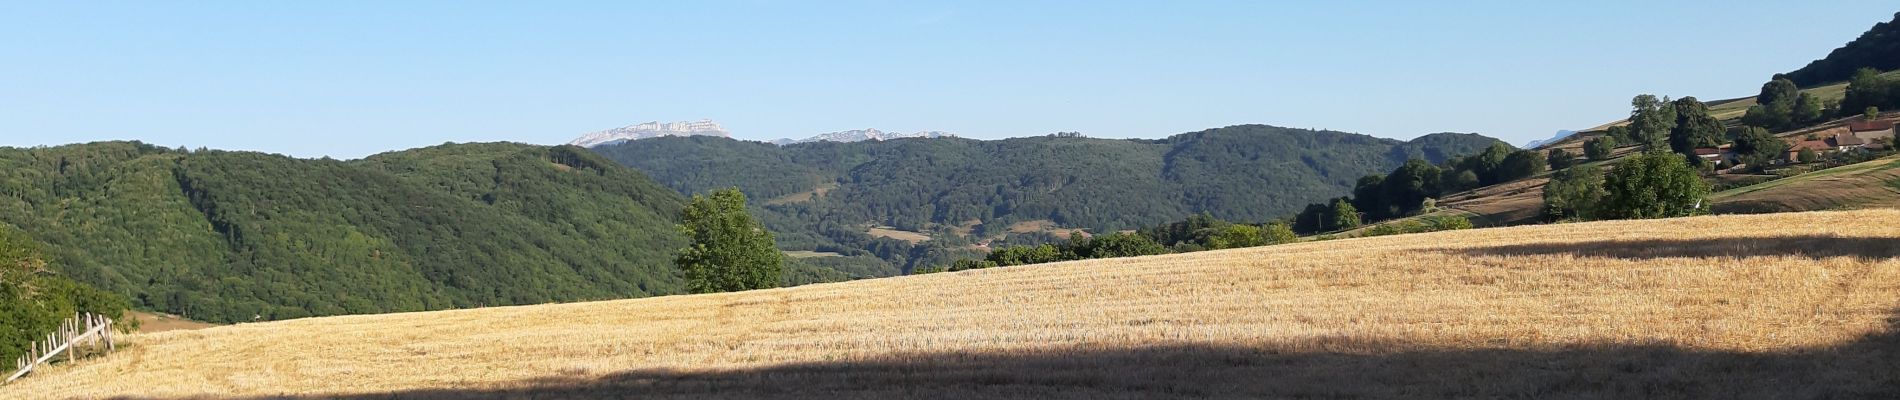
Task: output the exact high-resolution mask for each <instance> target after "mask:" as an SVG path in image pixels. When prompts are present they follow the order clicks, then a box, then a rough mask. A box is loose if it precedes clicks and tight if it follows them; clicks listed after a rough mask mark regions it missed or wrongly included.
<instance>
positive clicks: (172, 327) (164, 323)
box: [127, 311, 218, 333]
mask: <svg viewBox="0 0 1900 400" xmlns="http://www.w3.org/2000/svg"><path fill="white" fill-rule="evenodd" d="M127 314H128V315H127V316H130V317H132V318H133V319H137V320H138V321H139V332H143V333H159V332H170V331H189V330H196V329H204V328H210V327H214V326H218V325H217V324H212V323H206V322H198V321H192V320H189V319H184V318H180V317H179V316H176V315H171V314H159V313H148V312H140V311H133V312H129V313H127Z"/></svg>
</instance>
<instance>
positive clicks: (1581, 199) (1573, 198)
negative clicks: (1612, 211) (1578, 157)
mask: <svg viewBox="0 0 1900 400" xmlns="http://www.w3.org/2000/svg"><path fill="white" fill-rule="evenodd" d="M1602 199H1603V170H1601V169H1597V168H1570V169H1565V170H1561V171H1557V172H1556V173H1554V174H1551V176H1550V183H1548V184H1545V185H1544V216H1545V217H1546V218H1549V219H1551V220H1565V219H1574V220H1590V219H1593V218H1595V217H1596V211H1597V207H1598V204H1600V203H1601V202H1602Z"/></svg>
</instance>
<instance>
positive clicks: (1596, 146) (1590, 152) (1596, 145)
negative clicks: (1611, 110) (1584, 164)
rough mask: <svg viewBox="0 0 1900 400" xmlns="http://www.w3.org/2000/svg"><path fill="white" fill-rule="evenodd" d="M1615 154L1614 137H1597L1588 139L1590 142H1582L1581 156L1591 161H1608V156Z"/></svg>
mask: <svg viewBox="0 0 1900 400" xmlns="http://www.w3.org/2000/svg"><path fill="white" fill-rule="evenodd" d="M1615 153H1616V137H1614V136H1608V135H1605V136H1599V137H1597V138H1595V139H1590V141H1587V142H1583V156H1584V157H1585V158H1589V159H1590V160H1591V161H1603V160H1608V159H1610V155H1611V154H1615Z"/></svg>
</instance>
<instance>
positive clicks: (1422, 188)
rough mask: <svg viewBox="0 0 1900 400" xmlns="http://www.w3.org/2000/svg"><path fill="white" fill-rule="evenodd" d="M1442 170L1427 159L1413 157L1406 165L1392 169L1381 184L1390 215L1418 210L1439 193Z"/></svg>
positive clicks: (1409, 213) (1401, 214)
mask: <svg viewBox="0 0 1900 400" xmlns="http://www.w3.org/2000/svg"><path fill="white" fill-rule="evenodd" d="M1441 173H1442V172H1441V171H1439V169H1438V167H1437V166H1434V165H1432V164H1431V163H1428V162H1425V160H1419V159H1412V160H1408V161H1406V162H1405V165H1403V166H1400V167H1399V169H1397V170H1394V171H1392V174H1391V175H1387V176H1386V177H1385V179H1384V181H1383V182H1382V184H1381V186H1382V187H1381V190H1380V192H1381V194H1382V195H1384V197H1383V199H1382V201H1383V202H1384V203H1385V204H1386V205H1387V207H1388V208H1389V210H1386V214H1385V215H1387V216H1388V217H1400V216H1406V215H1411V214H1412V213H1415V212H1418V210H1419V207H1420V205H1421V204H1424V202H1425V199H1427V198H1430V197H1433V196H1437V195H1438V179H1439V175H1440V174H1441Z"/></svg>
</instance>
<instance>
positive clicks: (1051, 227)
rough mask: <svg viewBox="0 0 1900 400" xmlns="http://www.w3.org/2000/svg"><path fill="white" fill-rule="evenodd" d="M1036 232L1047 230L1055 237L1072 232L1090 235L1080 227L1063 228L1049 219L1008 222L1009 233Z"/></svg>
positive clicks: (1064, 235) (1065, 235) (1064, 236)
mask: <svg viewBox="0 0 1900 400" xmlns="http://www.w3.org/2000/svg"><path fill="white" fill-rule="evenodd" d="M1036 232H1048V233H1049V234H1051V235H1055V236H1056V237H1062V238H1066V237H1069V235H1070V234H1073V233H1081V234H1082V236H1090V235H1089V233H1088V232H1087V231H1084V230H1081V229H1070V228H1063V227H1061V226H1059V225H1056V222H1055V221H1050V220H1046V219H1038V220H1034V221H1023V222H1017V223H1014V224H1009V233H1017V234H1022V233H1036Z"/></svg>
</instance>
